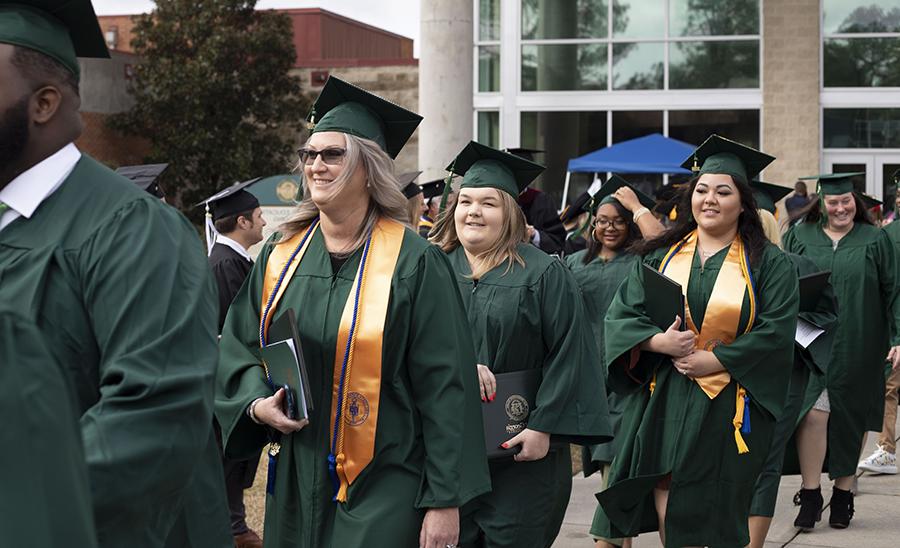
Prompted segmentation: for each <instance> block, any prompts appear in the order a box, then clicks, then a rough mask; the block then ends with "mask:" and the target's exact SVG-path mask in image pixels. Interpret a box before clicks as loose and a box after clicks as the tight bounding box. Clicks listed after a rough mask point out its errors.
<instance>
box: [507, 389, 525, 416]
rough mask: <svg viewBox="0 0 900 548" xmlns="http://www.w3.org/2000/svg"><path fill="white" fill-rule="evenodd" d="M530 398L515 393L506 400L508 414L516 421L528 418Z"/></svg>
mask: <svg viewBox="0 0 900 548" xmlns="http://www.w3.org/2000/svg"><path fill="white" fill-rule="evenodd" d="M529 411H530V410H529V408H528V400H526V399H525V398H523V397H522V396H520V395H518V394H513V395H512V396H510V397H509V398H507V400H506V416H507V417H509V420H511V421H514V422H522V421H524V420H525V419H527V418H528V412H529Z"/></svg>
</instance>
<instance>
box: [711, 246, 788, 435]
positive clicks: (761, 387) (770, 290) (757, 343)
mask: <svg viewBox="0 0 900 548" xmlns="http://www.w3.org/2000/svg"><path fill="white" fill-rule="evenodd" d="M760 262H761V264H760V265H759V266H758V268H756V269H754V270H755V272H754V273H753V274H754V276H755V277H756V295H757V305H756V306H757V310H756V321H755V322H754V323H753V328H752V329H751V330H750V332H749V333H745V334H741V335H738V337H737V338H736V339H735V340H734V341H733V342H731V343H730V344H727V345H719V346H717V347H716V348H715V349H713V354H715V355H716V357H717V358H718V359H719V361H720V362H721V363H722V365H723V366H724V367H725V369H726V370H727V371H728V372H729V373H730V374H731V376H732V377H733V378H734V379H735V380H736V381H737V382H738V383H740V384H741V386H743V387H744V388H746V389H747V391H748V392H749V393H750V396H751V397H752V398H753V399H754V400H755V401H757V402H758V403H759V404H760V405H762V406H763V407H765V408H766V410H767V411H769V413H771V414H772V415H773V416H775V417H776V418H777V417H778V416H780V415H781V410H782V407H783V406H784V400H785V397H786V396H787V392H786V389H787V385H788V379H789V377H790V371H791V364H792V363H793V360H794V336H795V334H796V332H797V313H798V310H799V300H800V295H799V291H798V289H797V288H798V285H797V270H796V268H795V267H794V265H793V263H791V261H790V259H788V258H787V256H786V255H785V254H784V253H782V252H781V251H780V250H779V249H778V248H776V247H775V246H769V247H767V249H766V251H765V253H764V254H763V257H762V258H761V259H760ZM773 379H783V381H784V382H780V383H779V382H773Z"/></svg>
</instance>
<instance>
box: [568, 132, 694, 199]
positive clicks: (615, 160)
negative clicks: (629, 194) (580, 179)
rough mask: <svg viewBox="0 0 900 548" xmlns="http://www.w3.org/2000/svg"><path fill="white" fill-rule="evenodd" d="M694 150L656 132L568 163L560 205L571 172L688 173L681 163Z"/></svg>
mask: <svg viewBox="0 0 900 548" xmlns="http://www.w3.org/2000/svg"><path fill="white" fill-rule="evenodd" d="M695 148H696V147H695V146H693V145H689V144H687V143H685V142H682V141H679V140H677V139H671V138H669V137H665V136H663V135H661V134H659V133H654V134H652V135H646V136H644V137H638V138H637V139H631V140H629V141H622V142H621V143H616V144H614V145H612V146H608V147H606V148H601V149H600V150H595V151H594V152H589V153H587V154H585V155H584V156H579V157H578V158H573V159H571V160H569V166H568V173H566V184H565V189H564V190H563V204H565V201H566V197H567V195H568V194H569V174H570V173H573V172H575V173H685V174H687V173H690V170H688V169H684V168H683V167H681V163H682V162H683V161H684V160H685V158H687V157H688V156H690V154H691V153H692V152H693V151H694V149H695Z"/></svg>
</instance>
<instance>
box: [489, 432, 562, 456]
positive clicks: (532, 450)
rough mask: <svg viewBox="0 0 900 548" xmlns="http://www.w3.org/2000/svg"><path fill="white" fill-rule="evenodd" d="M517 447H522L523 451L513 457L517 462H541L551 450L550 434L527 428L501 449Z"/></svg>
mask: <svg viewBox="0 0 900 548" xmlns="http://www.w3.org/2000/svg"><path fill="white" fill-rule="evenodd" d="M516 445H521V446H522V450H521V451H519V453H518V454H517V455H515V456H514V457H513V458H514V459H515V460H516V462H523V461H529V460H541V459H542V458H544V457H546V456H547V451H549V450H550V434H546V433H544V432H538V431H537V430H531V429H529V428H526V429H525V430H522V431H521V432H519V433H518V434H516V435H515V436H513V437H512V438H511V439H510V440H509V441H507V442H506V443H504V444H503V445H501V446H500V447H502V448H504V449H509V448H510V447H515V446H516Z"/></svg>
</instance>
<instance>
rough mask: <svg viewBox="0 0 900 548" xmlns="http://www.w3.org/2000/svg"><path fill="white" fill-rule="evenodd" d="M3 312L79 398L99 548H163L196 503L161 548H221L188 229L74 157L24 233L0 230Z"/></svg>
mask: <svg viewBox="0 0 900 548" xmlns="http://www.w3.org/2000/svg"><path fill="white" fill-rule="evenodd" d="M0 302H3V303H4V304H6V305H8V306H10V307H12V308H14V309H16V310H19V311H21V312H22V313H23V314H25V315H26V316H27V317H28V318H29V319H30V320H32V321H34V322H35V323H36V324H37V326H38V328H39V329H40V330H41V334H42V336H43V337H44V340H45V341H46V344H47V347H48V349H49V350H50V352H51V353H52V354H53V355H54V356H55V357H56V359H58V360H59V361H60V362H61V363H63V364H64V365H65V367H66V372H67V373H68V374H69V376H70V380H71V382H72V385H73V386H74V388H75V391H76V405H77V407H78V414H79V415H80V417H81V432H82V437H83V439H84V449H85V458H86V460H87V466H88V476H89V479H90V485H91V493H92V499H93V507H94V518H95V520H96V528H97V538H98V541H99V545H100V546H115V547H119V546H128V547H129V548H142V547H159V546H163V545H164V542H165V541H166V538H167V537H168V535H169V531H170V530H171V529H172V528H173V526H174V524H175V522H176V520H177V519H178V518H179V516H180V515H183V513H184V512H186V511H188V509H186V508H185V506H186V505H188V504H190V503H189V502H188V501H203V507H192V508H190V509H189V510H190V512H191V515H192V519H191V520H190V522H189V523H188V524H187V525H186V526H185V527H184V528H181V530H180V534H181V535H187V536H189V537H190V538H189V539H187V538H183V536H182V537H179V538H173V539H170V540H169V543H170V545H171V546H179V547H181V546H204V547H206V546H220V547H223V548H224V547H226V546H230V545H231V544H232V543H233V541H232V539H231V537H230V535H229V534H228V514H227V509H226V506H225V491H224V486H223V483H222V465H221V463H220V462H219V459H218V457H217V451H216V446H215V439H214V438H213V432H212V398H213V387H214V373H215V367H216V313H217V307H216V290H215V286H214V282H213V279H212V276H211V275H210V272H209V266H208V265H207V262H206V257H204V253H203V249H202V245H201V243H200V242H199V241H198V238H197V232H196V231H195V230H194V229H193V227H192V226H191V225H190V223H188V221H187V219H185V218H184V216H182V215H181V214H180V213H178V211H177V210H175V209H174V208H172V207H169V206H167V205H165V204H164V203H162V202H161V201H159V200H158V199H156V198H154V197H153V196H151V195H149V194H147V193H146V192H144V191H142V190H140V189H139V188H137V187H136V186H134V185H133V184H132V183H131V182H130V181H128V180H127V179H125V178H124V177H122V176H120V175H117V174H115V173H113V172H112V171H111V170H109V169H107V168H106V167H104V166H102V165H101V164H99V163H97V162H96V161H95V160H93V159H92V158H90V157H88V156H82V157H81V159H80V160H79V162H78V163H77V165H76V166H75V168H74V170H73V171H72V173H71V174H70V175H69V177H68V178H67V179H66V180H65V181H64V182H63V184H62V185H61V186H60V187H59V188H58V189H57V190H56V191H55V192H54V193H53V194H51V195H50V196H49V197H48V198H47V199H46V200H45V201H44V202H43V203H42V204H41V205H40V207H39V208H38V209H37V210H36V211H35V213H34V214H33V215H32V217H31V218H30V219H26V218H24V217H20V218H18V219H16V220H15V221H13V222H12V223H10V224H9V225H8V226H7V227H5V228H4V229H3V230H0ZM189 480H190V481H189ZM197 539H199V540H202V544H197V543H196V542H195V540H197Z"/></svg>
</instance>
